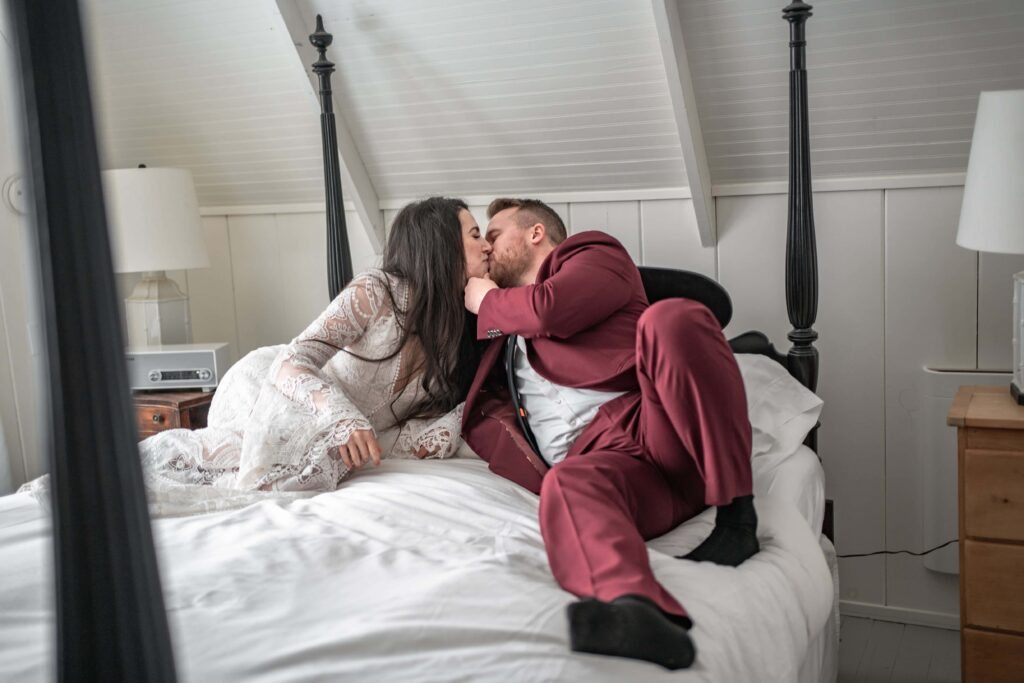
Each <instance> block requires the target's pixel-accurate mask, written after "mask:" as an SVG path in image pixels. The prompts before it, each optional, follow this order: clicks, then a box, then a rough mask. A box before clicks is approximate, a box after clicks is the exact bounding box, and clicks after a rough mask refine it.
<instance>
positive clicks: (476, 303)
mask: <svg viewBox="0 0 1024 683" xmlns="http://www.w3.org/2000/svg"><path fill="white" fill-rule="evenodd" d="M497 288H498V285H496V284H494V281H493V280H492V279H491V276H490V275H485V276H484V277H471V278H469V282H467V283H466V310H468V311H469V312H470V313H473V314H474V315H475V314H477V313H479V312H480V304H481V303H482V302H483V300H484V296H485V295H486V294H487V292H489V291H491V290H492V289H497Z"/></svg>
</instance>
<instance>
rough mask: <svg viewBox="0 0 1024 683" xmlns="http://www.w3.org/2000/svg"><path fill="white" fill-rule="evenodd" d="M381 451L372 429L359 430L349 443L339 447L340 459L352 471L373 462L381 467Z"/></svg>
mask: <svg viewBox="0 0 1024 683" xmlns="http://www.w3.org/2000/svg"><path fill="white" fill-rule="evenodd" d="M380 455H381V449H380V444H379V443H377V436H376V435H375V434H374V433H373V430H372V429H357V430H356V431H354V432H352V435H351V436H349V438H348V443H346V444H344V445H341V446H338V457H340V458H341V461H342V462H343V463H345V465H346V466H347V467H349V468H351V469H359V468H360V467H362V466H363V465H365V464H367V463H368V462H370V461H371V460H372V461H373V464H374V466H377V467H379V466H380Z"/></svg>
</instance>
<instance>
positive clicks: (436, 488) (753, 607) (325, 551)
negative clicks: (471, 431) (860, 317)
mask: <svg viewBox="0 0 1024 683" xmlns="http://www.w3.org/2000/svg"><path fill="white" fill-rule="evenodd" d="M808 454H810V456H809V457H810V458H812V459H813V464H814V465H815V466H816V465H817V459H816V458H815V456H814V455H813V453H811V452H810V451H805V452H803V454H802V455H796V456H791V458H792V460H791V459H790V458H787V459H785V460H784V461H780V462H777V463H774V465H773V464H772V463H770V462H769V461H765V462H764V463H761V464H759V463H757V458H755V480H756V481H757V482H758V483H757V484H756V487H757V488H756V489H755V490H756V491H757V494H758V495H757V497H756V505H757V509H758V513H759V515H760V530H759V536H760V538H761V544H762V552H761V553H759V554H758V555H756V556H755V557H753V558H751V559H750V560H748V561H747V562H746V563H744V564H743V565H742V566H740V567H739V568H735V569H733V568H727V567H719V566H716V565H711V564H707V563H700V564H698V563H693V562H688V561H682V560H676V559H674V558H673V557H672V555H673V554H678V553H681V552H684V551H686V550H689V549H690V548H692V547H694V546H696V545H697V543H698V542H699V541H700V540H701V539H702V538H703V537H704V536H705V535H706V534H707V533H708V532H709V531H710V528H711V521H712V514H713V512H712V511H711V510H709V511H707V512H705V513H704V514H702V515H700V516H699V517H697V518H696V519H694V520H691V521H690V522H688V523H686V524H684V525H682V526H681V527H679V528H678V529H676V530H674V531H672V532H670V533H669V534H667V535H665V536H663V537H661V538H659V539H656V540H654V541H652V542H651V544H650V547H651V562H652V565H653V567H654V571H655V573H656V574H657V576H658V577H659V579H660V580H661V581H662V582H664V584H665V585H666V586H667V587H668V588H669V589H670V590H671V591H672V592H673V593H674V594H675V595H676V596H677V597H678V598H679V599H680V601H681V602H682V603H683V604H684V605H686V607H687V608H688V609H689V611H690V613H691V615H692V617H693V619H694V621H695V627H694V630H693V636H694V639H695V642H696V645H697V651H698V655H697V661H696V664H695V666H694V668H693V669H691V670H689V671H686V672H675V673H669V672H666V671H664V670H663V669H661V668H659V667H657V666H655V665H652V664H647V663H643V662H632V661H627V660H620V659H612V658H605V657H596V656H590V655H574V654H571V653H569V652H568V649H567V633H566V620H565V606H566V605H567V604H568V603H569V602H570V601H571V600H572V599H573V598H572V596H570V595H569V594H567V593H565V592H564V591H562V590H561V589H560V588H559V587H558V586H557V584H555V582H554V580H553V579H552V578H551V574H550V571H549V569H548V566H547V559H546V556H545V553H544V548H543V544H542V541H541V538H540V533H539V531H538V527H537V521H536V508H537V498H536V496H534V495H532V494H530V493H528V492H526V491H525V490H522V489H520V488H519V487H517V486H515V485H514V484H512V483H511V482H508V481H506V480H504V479H502V478H500V477H497V476H495V475H493V474H491V473H489V472H488V471H487V469H486V465H485V464H484V463H483V462H481V461H477V460H451V461H431V462H418V461H386V462H385V464H384V465H383V466H382V467H381V468H380V469H378V470H374V471H369V472H363V473H360V474H358V475H357V476H356V477H354V478H353V479H352V480H351V481H349V482H347V483H346V484H345V485H344V486H343V487H342V488H341V489H340V490H338V491H335V492H332V493H326V494H322V495H319V496H316V497H315V498H311V499H307V500H296V501H290V502H281V503H273V502H264V503H260V504H258V505H254V506H251V507H248V508H245V509H241V510H236V511H230V512H222V513H216V514H210V515H202V516H196V517H184V518H173V519H162V520H157V521H156V522H155V523H154V529H155V536H156V540H157V547H158V553H159V557H160V563H161V570H162V578H163V582H164V589H165V595H166V598H165V599H166V605H167V609H168V614H169V618H170V623H171V628H172V634H173V637H174V645H175V651H176V657H177V661H178V670H179V678H180V679H181V680H183V681H232V680H245V681H307V680H308V681H313V680H338V679H342V678H344V679H355V678H356V677H359V678H361V679H363V680H389V681H455V680H466V681H469V680H472V681H479V680H493V681H514V680H524V681H541V680H565V681H569V680H587V681H589V682H591V683H596V682H599V681H623V680H645V681H648V680H649V681H656V680H662V679H664V680H672V681H733V682H742V681H765V682H768V681H786V682H789V681H794V680H796V679H797V672H798V669H799V668H800V666H801V663H802V662H804V660H805V659H813V658H814V657H815V655H814V654H813V652H814V651H811V652H810V653H809V652H808V646H809V644H810V643H811V641H812V640H818V641H820V640H821V634H822V633H823V627H824V626H825V625H826V622H827V621H828V619H829V616H830V612H831V610H832V607H833V602H834V600H833V598H834V594H833V582H832V576H831V574H830V570H829V567H828V566H827V564H826V561H825V559H824V555H823V553H822V549H821V547H819V543H818V534H817V533H816V532H812V531H811V527H809V526H808V524H807V523H806V522H805V520H804V519H803V518H802V514H801V511H800V509H799V507H798V505H797V502H799V501H797V502H794V501H793V500H792V499H791V497H787V495H786V491H787V490H788V489H789V488H791V487H792V486H793V483H792V481H790V479H789V478H788V477H787V476H783V475H778V474H777V473H778V472H794V473H797V474H794V475H793V476H799V473H801V472H802V473H803V474H804V475H806V476H807V477H811V478H813V477H814V476H817V477H818V481H817V483H816V484H815V483H813V482H812V483H811V484H808V485H812V486H820V466H819V467H818V473H817V474H816V475H815V474H814V467H812V466H811V464H810V463H809V462H808V461H807V457H808ZM758 457H760V456H758ZM772 465H773V466H772ZM779 468H782V469H781V470H780V469H779ZM758 472H760V473H759V474H758ZM773 475H776V476H773ZM784 481H785V482H786V483H785V484H783V483H782V482H784ZM808 481H810V480H809V479H808ZM806 488H807V486H806V485H805V486H802V487H801V490H803V489H806ZM805 498H806V497H805ZM808 500H809V499H808ZM805 502H806V501H805ZM811 507H812V508H813V506H811ZM804 514H811V515H817V513H816V511H815V510H814V509H808V510H805V511H804ZM48 526H49V522H48V518H47V515H46V513H45V512H44V511H43V510H42V508H40V507H39V505H38V503H36V501H35V499H33V498H32V497H30V496H28V495H27V494H17V495H13V496H7V497H6V498H0V680H3V681H7V680H11V681H15V680H16V681H42V680H50V678H51V671H50V669H49V666H50V665H49V663H48V662H49V661H50V659H51V652H52V645H51V641H52V634H51V629H52V628H53V614H52V608H51V606H50V603H51V599H50V598H49V590H50V588H49V581H50V578H49V577H50V569H49V565H48V560H47V557H48V554H49V537H48V531H47V530H48Z"/></svg>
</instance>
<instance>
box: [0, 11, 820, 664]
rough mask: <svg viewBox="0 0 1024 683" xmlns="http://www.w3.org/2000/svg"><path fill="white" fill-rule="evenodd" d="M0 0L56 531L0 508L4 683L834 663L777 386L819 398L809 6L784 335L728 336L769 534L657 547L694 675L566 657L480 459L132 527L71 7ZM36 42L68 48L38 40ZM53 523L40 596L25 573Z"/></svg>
mask: <svg viewBox="0 0 1024 683" xmlns="http://www.w3.org/2000/svg"><path fill="white" fill-rule="evenodd" d="M10 5H11V7H12V9H13V12H12V14H13V18H14V25H15V29H16V32H17V40H18V43H19V46H20V54H21V64H22V69H21V72H22V76H23V87H24V93H25V100H26V111H27V116H26V121H27V124H28V125H27V129H28V132H29V138H28V139H29V158H30V160H31V163H32V179H33V186H34V188H35V200H36V205H35V206H36V212H35V213H36V222H37V225H38V226H39V255H40V266H41V273H42V282H43V294H44V297H43V298H44V301H45V303H46V321H47V341H48V353H49V358H50V382H51V411H52V429H53V442H52V445H51V449H52V454H53V455H52V467H51V472H52V498H51V500H52V520H53V523H52V531H51V528H50V526H49V524H48V522H47V518H48V514H47V513H46V511H44V510H41V509H40V507H39V504H38V503H37V502H36V501H35V500H34V499H33V498H31V497H29V496H28V495H26V494H18V495H15V496H8V497H7V498H4V499H0V566H6V567H7V569H6V570H0V572H4V571H6V573H5V574H4V575H3V579H4V581H0V643H2V642H3V641H5V640H6V641H7V642H8V643H11V644H13V646H14V648H15V649H14V650H9V649H8V648H7V646H5V645H0V678H5V677H7V676H8V675H9V676H11V677H12V679H13V678H16V679H18V680H37V679H42V678H45V677H46V676H47V675H48V674H49V672H50V666H51V665H50V662H51V661H52V660H55V661H56V673H57V675H58V677H60V678H62V679H63V678H69V677H75V678H85V679H96V680H101V679H102V680H174V679H175V676H176V674H175V668H176V666H175V664H177V670H178V672H179V673H180V674H181V675H182V677H183V678H187V679H191V680H239V679H245V680H303V679H310V680H317V679H324V678H334V677H342V676H353V677H354V676H356V675H362V676H364V677H366V676H370V677H373V676H376V677H380V678H387V679H389V680H451V679H460V680H461V679H473V680H479V679H484V680H516V679H522V680H541V679H544V680H552V679H564V680H575V679H580V678H583V677H586V678H590V679H594V680H609V681H611V680H623V679H627V678H637V677H639V676H645V677H647V678H646V679H645V680H655V679H658V678H659V677H660V676H666V677H667V676H670V675H671V676H672V677H673V678H672V680H679V678H680V676H682V677H683V678H684V679H685V680H754V679H757V680H780V681H781V680H795V679H798V680H801V681H812V680H826V679H828V678H830V677H834V675H835V667H836V657H837V651H836V648H837V644H838V631H837V621H836V618H837V615H836V612H835V609H836V599H835V598H836V592H835V586H834V583H833V582H834V579H835V564H834V553H832V549H831V545H830V544H829V543H828V541H827V540H824V539H823V538H819V537H818V534H817V530H818V529H820V525H821V518H822V516H823V514H824V510H823V508H822V503H823V483H822V475H821V469H820V465H819V464H818V461H817V458H816V456H815V454H814V452H813V451H812V450H810V449H808V448H807V446H811V447H813V446H814V445H815V440H814V436H813V427H814V424H815V421H816V417H817V414H818V411H819V410H820V401H817V399H816V398H814V397H813V396H812V395H811V394H810V392H808V391H806V390H805V389H803V388H801V387H800V386H799V385H798V384H797V383H796V382H794V381H793V380H792V379H791V378H790V375H792V377H795V378H796V379H797V380H799V382H800V383H801V384H802V385H803V386H804V387H808V388H810V389H811V390H813V389H814V388H815V386H816V383H817V369H818V356H817V351H816V350H815V349H814V346H813V342H814V340H815V339H816V337H817V334H816V333H815V332H814V330H813V327H812V326H813V323H814V319H815V313H816V308H817V267H816V256H815V247H814V225H813V217H812V211H811V193H810V166H809V146H808V130H807V90H806V71H805V67H804V49H805V43H804V22H805V21H806V19H807V17H808V16H809V15H810V9H811V8H810V6H809V5H806V4H804V3H803V2H800V1H799V0H797V1H796V2H793V3H792V4H791V5H789V6H788V7H787V8H786V9H785V10H784V17H785V19H786V20H787V21H789V22H790V25H791V40H790V47H791V52H792V61H791V75H790V85H791V149H790V151H791V170H790V215H789V230H788V237H787V249H786V254H787V256H786V297H787V306H788V311H789V317H790V321H791V323H792V325H793V327H794V329H793V331H792V332H791V333H790V334H789V338H790V340H791V341H792V342H793V347H792V348H791V349H790V351H789V352H788V354H786V355H783V354H780V353H779V352H777V351H776V350H775V349H774V347H773V346H772V345H771V343H770V342H769V341H768V339H767V337H766V336H765V335H763V334H761V333H759V332H750V333H747V334H745V335H742V336H740V337H738V338H736V339H734V340H732V342H731V343H732V346H733V349H734V350H735V351H736V352H737V354H742V356H741V358H742V360H741V369H742V370H743V374H744V381H745V383H746V385H747V389H748V396H749V397H750V403H751V405H750V410H751V420H752V422H754V424H755V431H757V430H760V433H761V435H762V437H763V438H762V440H761V442H760V443H759V442H758V440H757V438H756V437H755V459H754V471H755V482H756V483H755V492H756V495H757V497H758V499H759V501H760V505H759V514H760V515H761V517H762V530H761V533H762V534H763V535H764V536H765V540H764V542H763V544H762V552H761V553H760V554H759V555H757V556H755V557H754V558H752V559H751V560H749V561H748V562H747V563H745V564H744V565H743V566H741V567H740V568H738V569H733V568H726V567H718V566H715V565H709V564H706V563H693V562H681V561H678V560H675V559H673V557H672V556H673V555H678V554H681V553H682V552H684V551H685V550H687V549H689V548H692V547H693V546H695V545H696V544H697V542H698V541H699V540H700V539H701V538H703V537H704V536H705V535H706V534H707V532H708V530H709V527H710V523H711V518H710V516H709V515H708V514H705V515H701V516H700V517H698V518H696V519H694V520H691V521H690V522H687V523H686V524H684V525H682V526H681V527H679V528H678V529H676V530H674V531H672V532H670V533H669V534H667V535H666V536H664V537H662V538H660V539H657V540H655V541H653V542H652V543H651V544H650V547H651V549H652V551H654V552H653V553H652V559H651V561H652V565H653V566H654V568H655V571H656V572H657V573H658V576H659V579H660V580H661V579H664V581H665V583H666V586H669V587H670V588H671V589H672V590H673V591H674V592H675V591H678V594H679V597H680V599H681V600H682V601H683V602H684V603H685V604H686V605H687V607H688V608H689V610H690V612H691V614H692V615H693V616H694V620H695V622H696V624H697V627H696V630H695V631H694V636H695V640H696V643H697V647H698V660H697V665H696V666H695V667H694V669H692V670H691V671H689V672H686V673H680V672H676V673H674V674H671V673H669V672H663V671H661V670H660V669H658V668H657V667H654V666H653V665H649V664H645V663H640V662H632V661H626V660H610V659H604V658H596V657H582V656H578V655H572V654H571V653H570V652H568V650H567V647H566V640H565V638H566V636H565V629H564V605H565V604H566V603H567V602H568V600H569V597H570V596H568V594H566V593H564V592H562V591H561V590H560V589H559V588H558V587H557V585H556V584H555V583H554V581H553V579H552V578H551V576H550V574H549V572H548V570H547V567H546V561H545V556H544V553H543V544H542V542H541V539H540V537H539V532H538V531H537V528H536V498H535V497H534V496H532V494H529V493H527V492H525V491H523V490H521V489H518V488H517V487H515V485H513V484H511V483H510V482H507V481H505V480H502V479H499V478H497V477H494V476H493V475H489V474H488V473H487V471H486V467H481V465H482V463H481V462H479V461H477V460H473V459H460V460H454V461H445V462H443V463H442V462H435V463H426V462H413V461H395V462H388V463H385V465H384V466H382V467H381V468H380V469H379V470H377V471H374V472H370V473H367V474H366V476H357V477H356V478H354V479H352V480H351V481H350V482H348V483H346V484H345V486H344V487H343V488H342V489H340V490H339V491H337V492H334V493H327V494H322V495H320V496H317V497H315V498H311V499H307V500H297V501H290V502H274V501H265V502H263V503H260V504H258V505H253V506H250V507H247V508H245V509H243V510H237V511H232V512H229V513H219V514H210V515H200V516H195V517H180V518H172V519H161V520H157V521H156V522H154V524H153V531H152V533H151V530H150V529H151V528H150V524H149V523H147V522H148V521H149V520H148V519H147V517H146V508H145V499H144V493H143V490H142V480H141V476H140V471H139V464H138V458H137V453H136V450H135V446H134V445H133V444H134V433H133V427H132V421H131V412H130V407H129V395H128V390H127V382H126V378H125V373H124V367H123V354H122V353H121V347H122V339H121V337H120V334H121V333H120V327H119V325H118V322H117V313H116V311H117V306H116V302H115V294H114V282H113V277H112V270H111V265H110V255H109V247H108V243H107V238H106V227H105V218H104V213H103V204H102V193H101V192H100V185H99V166H98V158H97V154H96V145H95V139H94V136H93V127H92V119H91V113H90V112H91V108H90V103H89V97H88V89H87V86H86V77H85V62H84V50H83V48H82V39H81V30H80V26H79V21H78V14H77V6H76V3H75V1H74V0H55V4H54V3H51V4H50V5H48V6H47V7H46V8H43V7H41V6H39V4H38V3H33V2H31V1H30V0H10ZM311 41H312V42H313V43H314V45H315V46H316V47H317V48H318V50H319V52H320V59H319V60H318V61H317V62H316V64H315V65H314V70H315V71H316V72H317V74H318V76H319V81H320V91H321V104H322V108H323V110H322V113H321V124H322V132H323V144H324V164H325V167H324V168H325V183H326V187H327V207H328V210H327V224H328V255H327V259H328V272H329V283H328V286H329V292H330V294H331V296H334V295H335V294H336V293H337V291H339V290H340V289H341V288H342V287H343V286H344V284H345V283H346V282H347V281H348V280H349V279H351V277H352V265H351V257H350V255H349V251H348V240H347V235H346V234H345V222H344V211H343V202H342V196H341V177H340V167H339V163H338V155H337V145H336V140H335V136H334V121H333V113H332V110H331V107H332V102H331V96H330V72H331V71H332V70H333V64H331V63H330V62H329V61H327V59H326V52H325V51H326V48H327V46H328V45H329V44H330V42H331V38H330V35H329V34H327V33H326V31H324V28H323V25H322V22H321V21H320V18H319V17H318V20H317V27H316V32H315V33H314V34H313V35H312V36H311ZM54 42H56V43H57V44H60V45H62V46H63V47H62V49H61V50H53V49H52V48H50V47H49V46H50V45H52V44H54ZM58 77H59V78H58ZM59 83H60V84H64V83H68V84H70V85H69V86H67V87H60V88H59V87H58V85H57V84H59ZM643 277H644V284H645V288H646V289H647V290H648V292H649V294H650V298H651V299H652V300H656V299H660V298H664V297H665V296H679V295H685V296H689V297H691V298H696V299H698V300H700V301H702V302H705V303H706V304H707V305H708V306H709V308H711V309H712V311H713V312H714V313H715V315H716V316H717V317H718V319H719V321H720V322H722V324H723V325H724V324H725V323H726V322H727V321H728V319H729V317H730V315H731V303H730V300H729V297H728V294H727V293H726V292H725V290H724V289H723V288H722V287H721V286H720V285H718V284H717V283H715V282H714V281H712V280H709V279H707V278H703V277H701V276H697V275H694V274H688V273H681V272H680V271H670V270H666V269H655V268H646V269H643ZM58 292H59V293H61V294H60V296H59V297H58ZM781 368H784V370H782V369H781ZM786 373H789V374H786ZM111 378H113V379H111ZM238 381H246V380H245V378H243V379H240V380H238ZM766 396H771V397H772V398H771V400H768V399H767V398H764V397H766ZM782 413H785V414H782ZM216 419H217V415H216V408H215V409H214V410H213V411H211V423H213V422H214V421H215V420H216ZM801 442H806V444H807V446H801V445H800V444H801ZM51 534H52V538H53V540H52V543H53V549H54V565H55V570H56V571H55V575H56V601H55V610H54V609H53V608H51V607H50V602H49V599H48V598H47V595H48V592H49V587H48V586H47V584H46V583H45V582H44V581H42V579H41V578H40V572H39V569H40V567H45V566H46V562H45V560H44V559H43V556H44V553H43V552H42V549H43V548H44V547H45V544H47V543H48V542H49V541H48V539H49V537H50V535H51ZM154 541H155V543H154ZM819 543H820V545H819ZM154 546H155V548H156V552H154ZM823 551H824V552H823ZM826 556H828V562H826ZM157 558H159V559H160V563H159V572H158V565H157ZM161 575H162V588H163V590H162V591H161ZM54 613H55V615H54ZM165 615H167V616H165ZM168 616H169V621H170V628H168V623H169V621H168ZM54 625H55V626H56V633H57V640H56V643H57V645H56V649H55V650H53V649H51V645H50V642H51V639H52V635H51V633H50V629H51V628H52V627H53V626H54ZM171 636H173V640H174V648H173V649H172V647H171V640H172V638H171Z"/></svg>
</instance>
